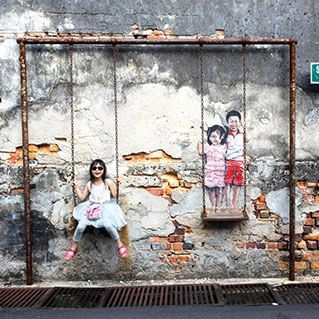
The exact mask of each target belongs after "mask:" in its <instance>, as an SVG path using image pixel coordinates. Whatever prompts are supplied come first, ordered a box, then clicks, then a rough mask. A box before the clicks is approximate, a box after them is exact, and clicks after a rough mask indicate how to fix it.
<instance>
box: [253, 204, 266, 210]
mask: <svg viewBox="0 0 319 319" xmlns="http://www.w3.org/2000/svg"><path fill="white" fill-rule="evenodd" d="M255 209H256V210H262V209H268V207H267V205H266V203H260V202H257V203H256V204H255Z"/></svg>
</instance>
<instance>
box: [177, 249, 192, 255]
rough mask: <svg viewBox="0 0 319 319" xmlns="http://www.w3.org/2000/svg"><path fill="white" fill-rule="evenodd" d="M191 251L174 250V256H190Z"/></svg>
mask: <svg viewBox="0 0 319 319" xmlns="http://www.w3.org/2000/svg"><path fill="white" fill-rule="evenodd" d="M192 252H193V251H192V250H174V255H190V254H191V253H192Z"/></svg>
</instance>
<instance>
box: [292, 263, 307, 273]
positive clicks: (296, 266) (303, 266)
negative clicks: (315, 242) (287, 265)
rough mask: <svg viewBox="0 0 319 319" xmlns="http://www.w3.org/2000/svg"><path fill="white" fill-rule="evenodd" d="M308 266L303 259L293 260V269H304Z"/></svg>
mask: <svg viewBox="0 0 319 319" xmlns="http://www.w3.org/2000/svg"><path fill="white" fill-rule="evenodd" d="M307 268H308V263H306V262H305V261H296V262H295V270H297V271H298V270H305V269H307Z"/></svg>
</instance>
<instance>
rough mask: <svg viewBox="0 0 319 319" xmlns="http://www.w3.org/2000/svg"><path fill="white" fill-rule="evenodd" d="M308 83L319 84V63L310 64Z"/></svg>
mask: <svg viewBox="0 0 319 319" xmlns="http://www.w3.org/2000/svg"><path fill="white" fill-rule="evenodd" d="M310 83H311V84H319V62H313V63H310Z"/></svg>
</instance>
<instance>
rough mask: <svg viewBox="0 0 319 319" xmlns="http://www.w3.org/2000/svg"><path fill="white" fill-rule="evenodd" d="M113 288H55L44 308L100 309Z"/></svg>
mask: <svg viewBox="0 0 319 319" xmlns="http://www.w3.org/2000/svg"><path fill="white" fill-rule="evenodd" d="M110 290H111V288H55V289H54V290H53V291H52V292H51V294H47V298H46V300H43V302H42V304H41V306H40V307H42V308H98V307H101V306H102V305H103V304H104V302H105V300H106V299H107V298H108V297H109V295H110Z"/></svg>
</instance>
